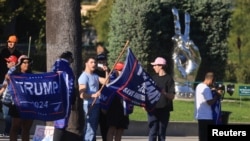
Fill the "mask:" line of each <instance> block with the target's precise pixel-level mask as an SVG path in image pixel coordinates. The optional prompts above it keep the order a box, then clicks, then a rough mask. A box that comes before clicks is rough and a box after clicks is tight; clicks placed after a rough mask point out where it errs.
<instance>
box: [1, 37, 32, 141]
mask: <svg viewBox="0 0 250 141" xmlns="http://www.w3.org/2000/svg"><path fill="white" fill-rule="evenodd" d="M17 42H18V38H17V36H16V35H10V36H9V38H8V40H7V47H6V48H4V49H2V51H1V53H0V57H1V60H0V61H1V81H2V82H3V83H2V85H1V89H0V94H1V96H3V98H4V97H5V96H6V97H7V96H9V94H10V93H11V92H12V91H13V89H12V88H11V87H10V85H9V84H8V83H9V79H10V78H9V75H10V74H23V73H32V70H31V64H32V59H30V58H29V57H28V56H26V55H22V53H21V52H20V51H18V50H17V49H16V43H17ZM6 99H7V98H6ZM9 99H10V100H11V98H9ZM2 111H3V117H4V120H5V130H4V133H3V134H2V135H3V136H8V135H9V136H10V141H16V140H17V138H18V135H19V134H21V137H22V140H24V141H29V138H30V136H29V135H30V128H31V126H32V124H33V120H31V119H22V118H20V115H19V112H18V110H17V107H16V105H15V104H14V103H13V101H9V102H8V101H7V100H6V101H3V105H2Z"/></svg>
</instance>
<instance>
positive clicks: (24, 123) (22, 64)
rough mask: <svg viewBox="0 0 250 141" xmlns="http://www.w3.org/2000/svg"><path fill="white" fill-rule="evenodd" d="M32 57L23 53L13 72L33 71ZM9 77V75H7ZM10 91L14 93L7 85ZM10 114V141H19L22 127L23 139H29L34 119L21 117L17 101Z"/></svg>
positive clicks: (24, 140)
mask: <svg viewBox="0 0 250 141" xmlns="http://www.w3.org/2000/svg"><path fill="white" fill-rule="evenodd" d="M32 62H33V61H32V59H31V58H29V57H28V56H26V55H21V56H20V57H19V58H18V63H17V65H16V69H15V70H14V71H13V73H12V74H15V75H20V74H25V73H32V69H31V65H32ZM7 79H9V77H7ZM7 89H8V90H9V91H10V93H13V92H11V91H13V89H12V87H7ZM9 115H10V116H11V117H12V121H11V122H12V124H11V129H10V141H17V139H18V133H19V132H20V129H21V138H22V141H28V140H29V137H30V136H29V135H30V129H31V127H32V124H33V119H24V118H21V117H20V113H19V111H18V105H16V104H15V103H14V104H12V105H11V106H10V108H9Z"/></svg>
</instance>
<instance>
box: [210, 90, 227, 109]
mask: <svg viewBox="0 0 250 141" xmlns="http://www.w3.org/2000/svg"><path fill="white" fill-rule="evenodd" d="M222 94H223V91H222V90H217V91H216V94H215V96H214V97H213V99H210V100H207V104H208V105H213V104H214V103H215V102H216V101H217V100H218V99H220V97H221V95H222Z"/></svg>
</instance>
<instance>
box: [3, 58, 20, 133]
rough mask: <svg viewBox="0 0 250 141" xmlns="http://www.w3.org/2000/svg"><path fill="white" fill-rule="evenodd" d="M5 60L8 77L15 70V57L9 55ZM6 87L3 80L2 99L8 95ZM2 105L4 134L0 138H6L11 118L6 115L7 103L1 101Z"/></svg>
mask: <svg viewBox="0 0 250 141" xmlns="http://www.w3.org/2000/svg"><path fill="white" fill-rule="evenodd" d="M5 60H6V63H7V67H8V68H9V70H8V72H7V75H8V74H11V73H12V72H13V71H14V70H15V65H16V63H17V57H16V56H14V55H11V56H10V57H9V58H5ZM6 87H7V80H6V79H5V80H4V82H3V84H2V88H1V89H0V95H3V97H6V96H7V95H6V94H7V93H8V89H6ZM3 99H4V98H3ZM2 103H3V105H2V112H3V119H4V122H5V128H4V132H3V133H2V134H0V136H2V137H7V136H9V133H10V127H11V117H10V116H9V114H8V112H9V105H8V103H4V101H3V100H2ZM5 104H6V105H5ZM9 104H10V103H9Z"/></svg>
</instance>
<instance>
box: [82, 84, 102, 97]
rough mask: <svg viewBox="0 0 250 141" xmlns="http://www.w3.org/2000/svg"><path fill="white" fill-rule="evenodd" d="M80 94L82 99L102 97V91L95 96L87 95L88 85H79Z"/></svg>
mask: <svg viewBox="0 0 250 141" xmlns="http://www.w3.org/2000/svg"><path fill="white" fill-rule="evenodd" d="M79 94H80V98H81V99H91V98H97V97H99V96H100V95H101V92H100V91H97V92H96V93H94V94H87V93H86V85H83V84H81V85H79Z"/></svg>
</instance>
